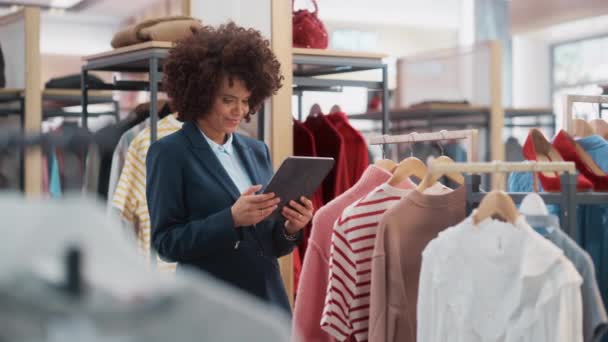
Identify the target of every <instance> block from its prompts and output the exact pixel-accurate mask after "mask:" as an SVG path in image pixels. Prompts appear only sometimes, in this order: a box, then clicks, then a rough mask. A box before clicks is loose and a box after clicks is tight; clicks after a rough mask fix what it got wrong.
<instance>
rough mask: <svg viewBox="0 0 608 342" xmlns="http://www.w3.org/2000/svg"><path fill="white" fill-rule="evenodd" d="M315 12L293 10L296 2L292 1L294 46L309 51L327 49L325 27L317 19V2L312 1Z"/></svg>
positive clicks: (315, 0)
mask: <svg viewBox="0 0 608 342" xmlns="http://www.w3.org/2000/svg"><path fill="white" fill-rule="evenodd" d="M312 2H313V4H314V5H315V11H314V12H309V11H308V10H307V9H301V10H297V11H295V10H293V6H294V1H293V0H292V1H291V6H292V11H293V13H292V20H293V46H294V47H300V48H309V49H326V48H327V44H328V39H327V30H326V29H325V25H323V23H322V22H321V20H320V19H319V18H318V17H317V13H318V12H319V8H318V7H317V0H312Z"/></svg>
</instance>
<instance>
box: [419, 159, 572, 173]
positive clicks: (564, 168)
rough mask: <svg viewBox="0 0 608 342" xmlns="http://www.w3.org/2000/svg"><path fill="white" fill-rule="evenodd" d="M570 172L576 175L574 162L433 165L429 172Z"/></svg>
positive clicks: (501, 162)
mask: <svg viewBox="0 0 608 342" xmlns="http://www.w3.org/2000/svg"><path fill="white" fill-rule="evenodd" d="M546 171H554V172H568V173H574V171H576V167H575V165H574V162H537V161H525V162H503V161H493V162H486V163H453V164H437V165H434V164H433V163H431V165H430V166H429V172H433V173H450V172H461V173H463V172H466V173H506V172H546Z"/></svg>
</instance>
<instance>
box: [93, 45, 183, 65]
mask: <svg viewBox="0 0 608 342" xmlns="http://www.w3.org/2000/svg"><path fill="white" fill-rule="evenodd" d="M171 47H173V43H172V42H161V41H149V42H145V43H139V44H135V45H129V46H125V47H121V48H118V49H114V50H110V51H106V52H101V53H98V54H94V55H88V56H84V57H82V59H83V60H84V61H92V60H96V59H100V58H107V57H113V56H118V55H123V54H126V53H130V52H135V51H143V50H148V49H170V48H171Z"/></svg>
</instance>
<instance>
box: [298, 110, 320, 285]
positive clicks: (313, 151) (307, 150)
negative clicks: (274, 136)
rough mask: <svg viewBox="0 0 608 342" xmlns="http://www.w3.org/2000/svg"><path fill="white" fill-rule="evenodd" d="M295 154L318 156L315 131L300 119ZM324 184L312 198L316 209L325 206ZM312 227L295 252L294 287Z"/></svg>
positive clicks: (309, 227) (310, 226) (305, 229)
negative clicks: (296, 255)
mask: <svg viewBox="0 0 608 342" xmlns="http://www.w3.org/2000/svg"><path fill="white" fill-rule="evenodd" d="M293 155H294V156H304V157H317V156H318V153H317V147H316V144H315V138H314V135H313V133H312V132H311V131H310V130H309V129H308V128H306V125H304V124H303V123H301V122H300V121H298V120H294V121H293ZM322 186H323V185H321V187H319V189H318V190H317V191H316V192H315V193H314V194H313V196H312V198H311V200H312V204H313V207H314V208H315V210H316V209H318V208H321V207H322V206H323V189H322ZM311 229H312V222H311V223H309V224H308V225H307V226H306V227H305V228H304V237H303V239H302V242H301V243H300V245H299V246H298V248H297V251H294V254H295V253H297V254H298V258H294V282H295V283H294V288H295V289H296V292H297V288H298V283H299V277H300V270H301V268H302V265H301V264H300V263H296V262H295V261H300V260H302V259H303V257H304V255H305V253H306V249H307V247H308V239H309V237H310V231H311Z"/></svg>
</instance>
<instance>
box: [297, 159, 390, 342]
mask: <svg viewBox="0 0 608 342" xmlns="http://www.w3.org/2000/svg"><path fill="white" fill-rule="evenodd" d="M390 177H391V174H390V173H389V172H388V171H386V170H384V169H382V168H380V167H378V166H375V165H370V166H368V167H367V169H366V170H365V172H364V173H363V175H362V176H361V178H360V179H359V181H358V182H357V183H356V184H355V185H354V186H353V187H352V188H350V189H349V190H347V191H346V192H345V193H343V194H342V195H340V196H338V197H336V198H335V199H334V200H333V201H331V202H329V203H327V204H326V205H325V206H323V207H322V208H320V209H319V210H318V211H317V213H316V214H315V216H314V217H313V222H312V230H311V235H310V239H309V241H308V250H307V253H306V257H305V258H304V262H303V266H302V273H301V276H300V286H299V289H298V295H297V296H296V300H295V306H294V313H293V331H294V333H296V332H297V333H299V334H301V336H302V339H303V341H318V342H332V341H336V339H335V338H334V337H333V336H332V335H330V334H328V333H327V332H325V331H324V330H322V329H321V326H320V321H321V316H322V313H323V307H324V302H325V291H326V290H327V284H328V276H329V259H330V249H331V236H332V231H333V225H334V222H335V221H336V220H337V219H338V218H339V217H340V215H341V214H342V212H343V211H344V209H346V208H347V207H349V206H350V205H351V204H352V203H355V202H356V201H358V200H359V199H361V198H362V197H364V196H366V195H367V194H369V193H370V192H371V191H372V190H373V189H375V188H376V187H377V186H379V185H380V184H383V183H384V182H386V181H388V179H389V178H390Z"/></svg>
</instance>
